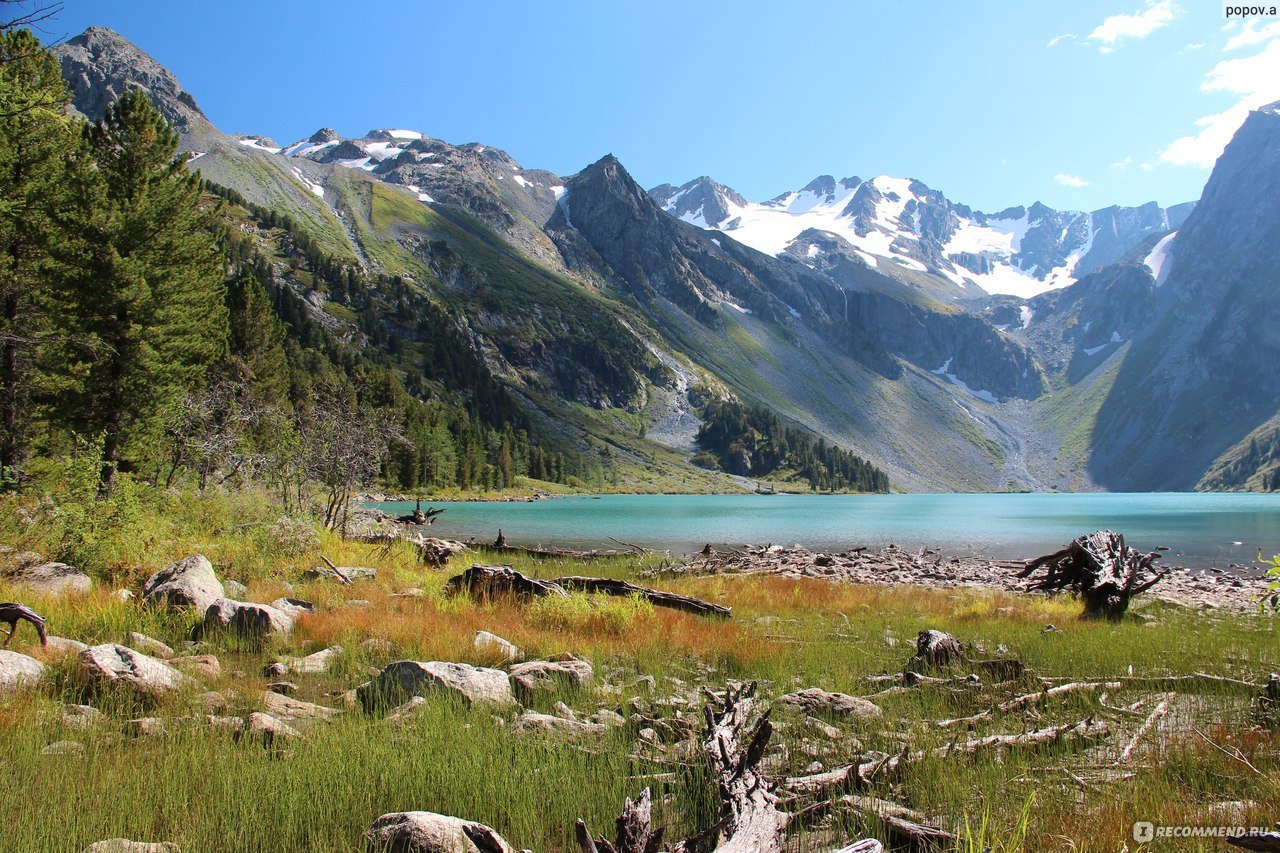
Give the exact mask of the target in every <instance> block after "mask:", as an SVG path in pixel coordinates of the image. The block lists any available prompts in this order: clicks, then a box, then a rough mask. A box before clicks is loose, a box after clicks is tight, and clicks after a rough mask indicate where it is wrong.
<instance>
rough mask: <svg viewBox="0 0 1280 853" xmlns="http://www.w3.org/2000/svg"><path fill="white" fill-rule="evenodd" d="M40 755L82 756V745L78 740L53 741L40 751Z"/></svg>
mask: <svg viewBox="0 0 1280 853" xmlns="http://www.w3.org/2000/svg"><path fill="white" fill-rule="evenodd" d="M40 754H41V755H83V754H84V744H82V743H81V742H80V741H78V740H55V741H54V742H53V743H51V744H49V745H48V746H46V747H45V748H44V749H42V750H40Z"/></svg>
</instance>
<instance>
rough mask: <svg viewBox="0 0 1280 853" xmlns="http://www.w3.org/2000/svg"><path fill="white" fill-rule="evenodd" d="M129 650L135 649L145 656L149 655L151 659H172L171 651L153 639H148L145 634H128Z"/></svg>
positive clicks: (134, 632) (135, 632) (132, 632)
mask: <svg viewBox="0 0 1280 853" xmlns="http://www.w3.org/2000/svg"><path fill="white" fill-rule="evenodd" d="M129 648H131V649H137V650H138V651H140V652H142V653H143V654H145V655H151V656H152V657H153V658H160V659H161V660H168V659H169V658H171V657H173V649H171V648H169V646H167V645H165V644H164V643H162V642H160V641H159V640H157V639H155V638H154V637H148V636H147V635H146V634H139V633H138V632H137V631H131V632H130V633H129Z"/></svg>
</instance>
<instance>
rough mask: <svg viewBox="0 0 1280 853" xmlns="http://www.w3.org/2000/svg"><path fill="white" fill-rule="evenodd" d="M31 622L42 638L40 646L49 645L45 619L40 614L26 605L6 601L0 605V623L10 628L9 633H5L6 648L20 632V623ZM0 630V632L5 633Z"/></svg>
mask: <svg viewBox="0 0 1280 853" xmlns="http://www.w3.org/2000/svg"><path fill="white" fill-rule="evenodd" d="M20 621H25V622H30V623H31V624H32V626H34V627H35V629H36V633H37V634H38V635H39V636H40V645H42V646H47V645H49V635H48V633H47V632H46V631H45V627H44V626H45V620H44V617H43V616H41V615H40V614H39V613H37V612H35V611H34V610H32V609H31V608H30V607H27V606H26V605H25V604H18V603H17V602H16V601H6V602H4V603H3V604H0V623H3V624H5V625H8V626H9V630H8V631H4V647H5V648H6V649H7V648H8V647H9V641H10V640H12V639H13V635H14V634H15V633H16V632H17V630H18V622H20ZM3 630H4V629H3V628H0V631H3Z"/></svg>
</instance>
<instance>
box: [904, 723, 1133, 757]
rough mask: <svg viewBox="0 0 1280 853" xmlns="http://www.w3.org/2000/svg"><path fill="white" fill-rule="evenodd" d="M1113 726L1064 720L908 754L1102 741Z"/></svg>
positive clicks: (938, 754) (947, 754)
mask: <svg viewBox="0 0 1280 853" xmlns="http://www.w3.org/2000/svg"><path fill="white" fill-rule="evenodd" d="M1110 732H1111V729H1110V727H1109V726H1108V725H1107V724H1106V722H1105V721H1103V720H1094V719H1092V718H1090V719H1085V720H1081V721H1080V722H1078V723H1064V724H1063V725H1061V726H1048V727H1046V728H1043V729H1037V730H1035V731H1033V732H1024V733H1023V734H1020V735H987V736H986V737H980V738H974V739H973V740H967V741H964V742H963V743H951V744H947V745H946V746H940V747H938V748H936V749H932V750H925V751H921V752H913V753H911V754H910V755H909V756H907V760H908V761H920V760H922V759H924V758H927V757H930V756H932V757H935V758H948V757H950V756H952V755H955V754H956V753H975V752H984V751H986V750H989V749H1014V748H1017V749H1028V748H1033V747H1038V746H1047V745H1049V744H1056V743H1062V742H1068V743H1082V742H1091V741H1095V740H1101V739H1102V738H1104V737H1106V736H1107V735H1108V734H1110Z"/></svg>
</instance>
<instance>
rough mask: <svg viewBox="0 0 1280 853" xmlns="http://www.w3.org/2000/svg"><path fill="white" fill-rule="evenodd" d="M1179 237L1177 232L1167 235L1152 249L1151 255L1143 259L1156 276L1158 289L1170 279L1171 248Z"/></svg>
mask: <svg viewBox="0 0 1280 853" xmlns="http://www.w3.org/2000/svg"><path fill="white" fill-rule="evenodd" d="M1177 235H1178V232H1177V231H1174V232H1172V233H1170V234H1166V235H1165V236H1164V237H1162V238H1161V239H1160V242H1159V243H1156V244H1155V246H1154V247H1152V249H1151V252H1150V254H1148V255H1147V256H1146V257H1145V258H1143V259H1142V262H1143V263H1144V264H1146V265H1147V269H1149V270H1151V274H1152V275H1153V276H1155V279H1156V287H1159V286H1160V285H1162V284H1164V280H1165V279H1166V278H1168V277H1169V270H1170V269H1171V268H1172V267H1173V264H1172V263H1171V261H1172V258H1170V257H1169V247H1170V246H1171V245H1172V244H1173V238H1174V237H1176V236H1177Z"/></svg>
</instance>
